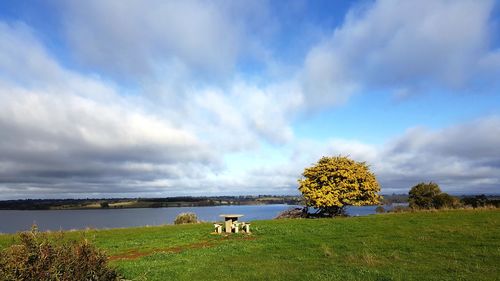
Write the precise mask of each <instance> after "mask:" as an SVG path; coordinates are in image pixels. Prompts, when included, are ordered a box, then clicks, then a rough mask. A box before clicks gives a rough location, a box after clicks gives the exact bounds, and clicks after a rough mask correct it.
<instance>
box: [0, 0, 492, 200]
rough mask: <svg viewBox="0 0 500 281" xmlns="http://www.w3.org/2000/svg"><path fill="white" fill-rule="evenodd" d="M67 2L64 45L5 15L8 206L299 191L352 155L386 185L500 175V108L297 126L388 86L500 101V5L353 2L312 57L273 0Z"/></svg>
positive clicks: (2, 155) (462, 183)
mask: <svg viewBox="0 0 500 281" xmlns="http://www.w3.org/2000/svg"><path fill="white" fill-rule="evenodd" d="M54 5H56V7H57V8H60V12H59V13H57V14H55V15H54V16H58V17H59V18H58V23H59V24H60V26H59V28H60V30H59V32H61V34H60V37H57V38H60V40H62V42H59V44H60V45H61V46H58V48H54V47H53V46H51V45H50V44H48V43H47V39H46V38H45V37H44V34H43V32H42V30H38V29H37V28H36V27H35V26H30V25H28V24H27V23H25V22H23V21H7V20H6V21H2V20H1V19H0V101H1V103H0V132H1V137H0V193H1V194H2V197H0V199H8V198H24V197H45V198H51V197H99V196H174V195H190V194H193V195H209V194H210V195H211V194H264V193H265V194H270V193H271V194H290V193H296V192H297V189H296V186H297V184H296V181H297V179H298V177H299V176H300V174H301V172H302V170H303V168H304V167H306V166H308V165H310V164H312V163H313V162H315V161H317V159H319V158H320V157H321V156H323V155H335V154H343V155H346V154H347V155H350V156H351V157H353V158H354V159H356V160H360V161H367V162H368V163H369V164H370V165H371V166H372V168H373V169H374V171H375V173H376V174H377V176H378V179H379V181H380V182H381V184H382V190H383V192H407V190H408V189H409V188H410V187H411V186H412V185H414V184H416V183H418V182H420V181H430V180H433V181H436V182H438V183H439V184H441V185H442V187H443V188H444V189H445V191H447V192H452V193H453V192H454V193H483V192H485V193H493V192H496V191H497V189H498V186H499V185H500V178H499V176H498V175H500V173H499V172H500V171H499V169H500V160H499V159H500V150H499V149H498V147H497V144H498V143H500V139H499V137H498V136H500V131H499V128H500V118H499V117H498V114H500V113H499V112H498V111H493V112H490V113H489V114H485V115H484V116H478V117H477V118H476V119H474V120H469V121H463V120H462V121H461V122H460V123H455V124H454V125H448V126H442V127H439V128H433V129H430V128H429V127H426V126H425V125H426V124H422V125H420V126H418V120H416V123H417V126H414V127H412V128H409V129H408V130H407V131H405V132H399V134H398V135H397V136H387V138H386V141H384V142H382V143H381V144H372V143H368V142H366V141H364V140H363V139H345V138H343V137H342V135H341V134H340V133H338V132H331V136H330V137H329V138H327V139H326V140H324V139H323V140H321V139H318V138H315V136H309V135H304V134H302V133H301V132H300V130H297V128H296V126H295V125H296V123H297V121H302V122H306V123H307V121H308V118H309V117H310V116H311V115H314V114H317V113H318V112H325V111H329V110H336V109H337V108H339V107H342V106H349V102H350V100H351V99H352V98H353V97H356V96H360V97H366V96H369V95H374V94H376V93H377V92H390V93H392V95H393V96H394V97H396V98H404V99H407V100H410V102H411V99H412V98H413V97H415V96H417V95H419V94H425V93H432V94H433V95H434V94H436V95H439V92H440V91H444V92H456V94H457V95H473V94H476V93H478V94H480V95H482V97H483V98H490V99H492V100H493V99H497V98H498V89H499V88H500V85H499V84H498V81H497V79H496V77H497V76H499V75H500V55H499V54H500V50H499V49H498V47H497V45H496V44H495V42H496V41H495V38H496V37H495V27H496V25H495V20H494V19H493V13H494V11H495V3H494V2H493V1H467V0H464V1H446V0H443V1H394V0H382V1H374V2H370V3H366V2H362V3H361V4H354V5H353V6H352V7H351V9H350V10H349V11H347V13H346V16H345V19H344V20H343V21H342V23H341V24H340V25H338V26H336V27H333V28H331V29H327V30H326V31H325V34H323V35H324V36H323V37H321V38H320V39H319V40H318V41H316V42H313V43H312V44H311V45H310V46H308V48H307V50H306V51H305V55H304V56H303V57H299V58H296V60H295V61H281V60H280V59H281V57H280V56H278V55H276V53H279V52H280V51H281V50H282V49H280V48H282V46H278V45H280V44H277V41H275V40H271V39H270V37H272V35H273V34H275V33H276V32H278V31H279V30H280V28H279V25H280V23H277V22H275V21H273V16H272V15H273V12H277V11H275V10H273V7H272V6H271V5H270V4H269V3H268V2H266V1H255V2H252V3H248V2H247V3H244V4H242V3H239V2H232V1H230V2H224V1H222V2H211V1H195V0H190V1H183V2H177V3H175V2H171V3H168V2H163V1H150V2H148V3H147V5H146V4H144V3H143V2H140V1H126V2H123V1H85V2H54ZM298 7H299V6H298ZM321 30H325V29H321ZM51 32H52V30H51ZM286 36H293V35H292V34H287V35H285V37H286ZM297 36H299V35H297ZM309 39H310V38H309ZM290 41H292V42H293V40H290ZM273 44H277V45H273ZM292 47H293V46H290V48H292ZM61 50H62V51H61ZM292 53H293V52H292ZM296 53H300V52H296ZM457 110H460V109H457ZM346 119H349V118H346ZM325 122H330V120H328V121H325ZM333 122H348V121H344V120H333ZM431 125H432V124H431ZM431 127H432V126H431ZM235 159H237V160H235Z"/></svg>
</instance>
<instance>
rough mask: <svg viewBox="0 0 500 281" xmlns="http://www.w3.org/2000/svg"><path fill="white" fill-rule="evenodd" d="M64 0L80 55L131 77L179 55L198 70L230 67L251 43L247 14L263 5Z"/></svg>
mask: <svg viewBox="0 0 500 281" xmlns="http://www.w3.org/2000/svg"><path fill="white" fill-rule="evenodd" d="M62 4H63V5H64V7H65V9H64V13H63V16H64V18H65V29H66V34H67V37H68V39H69V42H70V43H71V46H72V47H73V50H74V53H75V55H76V56H77V58H79V59H80V61H81V62H82V63H83V64H84V65H87V66H90V67H97V68H99V69H101V70H104V71H106V72H108V73H111V74H119V75H123V74H126V75H127V77H129V78H133V77H134V76H139V77H140V76H145V75H146V76H147V75H149V74H151V73H154V72H155V71H156V68H158V67H161V65H162V64H169V63H172V62H179V61H180V62H181V63H182V64H185V65H186V66H188V67H189V68H190V69H191V70H193V71H196V72H197V73H198V75H200V74H205V75H209V76H211V75H215V76H217V74H220V73H222V74H228V73H230V70H232V69H233V67H234V64H235V63H236V61H237V60H238V57H239V55H240V53H241V52H242V51H244V50H245V49H246V48H248V46H247V45H248V43H245V38H246V37H245V36H246V34H245V33H246V30H245V28H246V25H245V24H244V23H243V22H242V21H243V20H242V18H245V17H246V16H245V15H247V14H252V12H255V10H260V9H263V7H262V6H263V5H258V4H254V5H248V7H240V6H239V5H237V4H231V2H213V1H198V0H188V1H178V2H177V1H156V0H153V1H148V2H146V3H145V2H143V1H136V0H129V1H114V0H112V1H93V0H92V1H84V2H63V3H62ZM248 42H251V41H248Z"/></svg>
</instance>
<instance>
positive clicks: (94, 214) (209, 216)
mask: <svg viewBox="0 0 500 281" xmlns="http://www.w3.org/2000/svg"><path fill="white" fill-rule="evenodd" d="M292 207H300V206H294V205H282V204H279V205H243V206H235V205H232V206H210V207H170V208H137V209H96V210H40V211H38V210H37V211H31V210H30V211H17V210H0V233H14V232H17V231H22V230H28V229H30V227H31V225H32V224H33V223H36V224H37V225H38V227H39V229H40V230H42V231H45V230H60V229H63V230H70V229H84V228H116V227H133V226H145V225H162V224H172V223H173V221H174V219H175V217H176V216H177V215H178V214H180V213H185V212H194V213H196V214H197V215H198V219H200V220H203V221H220V220H221V218H220V217H219V215H220V214H243V215H244V217H243V218H241V219H240V220H242V221H247V222H248V221H253V220H266V219H272V218H274V217H276V216H277V215H278V214H279V213H280V212H282V211H284V210H287V209H289V208H292ZM375 208H376V206H363V207H348V209H347V213H348V214H349V215H351V216H365V215H370V214H375Z"/></svg>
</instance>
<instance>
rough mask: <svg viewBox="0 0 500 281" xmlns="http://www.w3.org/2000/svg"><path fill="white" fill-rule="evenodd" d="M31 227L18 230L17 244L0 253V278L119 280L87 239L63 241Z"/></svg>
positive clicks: (104, 256) (46, 280)
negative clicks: (25, 229)
mask: <svg viewBox="0 0 500 281" xmlns="http://www.w3.org/2000/svg"><path fill="white" fill-rule="evenodd" d="M63 236H64V234H63V233H62V232H61V233H60V234H59V236H58V237H57V238H58V239H49V237H48V236H47V235H46V234H44V233H40V232H38V230H37V228H36V227H33V228H32V230H31V231H28V232H21V233H20V234H19V240H20V244H18V245H12V246H10V247H8V248H6V249H3V250H2V251H1V253H0V277H1V280H40V281H49V280H50V281H52V280H60V281H66V280H68V281H69V280H76V281H78V280H82V281H83V280H86V281H92V280H103V281H105V280H120V279H119V276H118V274H117V272H116V271H115V270H114V269H112V268H110V267H109V266H108V263H107V261H108V258H107V257H106V255H105V254H104V253H103V252H101V251H99V250H98V249H97V248H95V247H94V246H93V245H92V244H91V243H90V242H89V241H88V240H86V239H83V240H81V241H66V239H64V237H63Z"/></svg>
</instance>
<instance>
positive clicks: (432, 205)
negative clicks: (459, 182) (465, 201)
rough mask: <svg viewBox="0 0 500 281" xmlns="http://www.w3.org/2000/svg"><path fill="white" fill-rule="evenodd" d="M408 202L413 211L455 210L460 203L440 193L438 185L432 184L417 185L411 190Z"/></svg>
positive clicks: (446, 194) (454, 198)
mask: <svg viewBox="0 0 500 281" xmlns="http://www.w3.org/2000/svg"><path fill="white" fill-rule="evenodd" d="M408 202H409V203H410V208H413V209H442V208H457V207H459V206H460V201H459V200H458V199H457V198H456V197H453V196H451V195H449V194H448V193H443V192H441V189H440V188H439V185H437V184H436V183H433V182H429V183H423V182H421V183H419V184H417V185H415V186H414V187H412V188H411V190H410V192H409V197H408Z"/></svg>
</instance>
